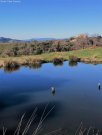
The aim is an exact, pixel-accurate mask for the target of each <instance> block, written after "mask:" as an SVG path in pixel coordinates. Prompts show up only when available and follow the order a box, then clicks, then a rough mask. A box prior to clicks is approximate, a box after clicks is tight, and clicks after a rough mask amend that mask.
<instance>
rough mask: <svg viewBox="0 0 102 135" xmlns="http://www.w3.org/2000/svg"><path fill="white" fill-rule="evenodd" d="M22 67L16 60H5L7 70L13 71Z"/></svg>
mask: <svg viewBox="0 0 102 135" xmlns="http://www.w3.org/2000/svg"><path fill="white" fill-rule="evenodd" d="M19 68H20V64H19V63H18V62H16V61H12V60H8V61H5V62H4V70H5V71H6V72H12V71H15V70H18V69H19Z"/></svg>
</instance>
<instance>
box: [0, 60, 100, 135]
mask: <svg viewBox="0 0 102 135" xmlns="http://www.w3.org/2000/svg"><path fill="white" fill-rule="evenodd" d="M77 64H78V66H76V65H77ZM77 64H75V63H74V64H71V65H72V66H73V65H74V66H76V68H71V67H69V66H68V62H64V64H63V66H62V67H59V68H56V67H55V66H53V64H52V63H48V64H44V65H43V66H42V68H41V69H40V70H29V68H28V67H21V68H20V70H19V72H14V73H13V74H5V72H4V71H3V70H0V128H1V129H2V125H3V124H4V122H5V126H6V127H8V128H9V129H14V128H15V127H16V126H17V124H18V122H19V120H20V117H21V116H22V114H23V113H25V112H26V116H25V121H27V120H28V119H29V117H30V116H31V114H32V112H33V110H34V108H35V107H38V108H39V109H38V112H37V119H36V121H35V123H36V124H37V122H38V121H39V119H40V118H41V115H42V111H43V109H44V107H45V105H46V104H47V103H48V102H49V103H51V104H50V106H49V109H51V107H52V106H53V105H55V109H54V110H53V111H52V112H51V114H50V115H49V116H48V118H47V119H46V121H45V123H44V125H46V126H45V127H44V133H46V131H47V132H50V131H54V130H56V129H59V128H61V129H62V134H63V135H64V134H65V135H66V134H69V133H70V134H72V132H74V133H75V131H76V129H77V127H78V125H79V124H80V122H81V121H83V123H85V127H89V126H94V127H96V128H100V129H101V127H102V94H100V95H99V94H98V92H99V93H101V89H98V86H97V85H98V82H99V81H100V84H101V83H102V76H101V74H102V70H101V69H102V65H96V66H93V65H91V64H83V63H77ZM69 65H70V63H69ZM38 67H39V66H38ZM51 86H54V88H55V90H57V94H56V91H54V92H52V91H51ZM63 129H64V130H63ZM32 130H34V127H33V126H32ZM48 130H49V131H48ZM65 131H66V133H64V132H65ZM41 134H42V133H41ZM62 134H61V135H62Z"/></svg>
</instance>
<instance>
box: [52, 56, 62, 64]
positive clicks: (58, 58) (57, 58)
mask: <svg viewBox="0 0 102 135" xmlns="http://www.w3.org/2000/svg"><path fill="white" fill-rule="evenodd" d="M52 62H53V64H54V65H55V66H57V65H63V58H61V57H56V58H54V59H53V60H52Z"/></svg>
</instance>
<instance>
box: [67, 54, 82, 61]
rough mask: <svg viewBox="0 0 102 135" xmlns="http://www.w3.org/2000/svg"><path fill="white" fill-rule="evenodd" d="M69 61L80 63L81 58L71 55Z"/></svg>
mask: <svg viewBox="0 0 102 135" xmlns="http://www.w3.org/2000/svg"><path fill="white" fill-rule="evenodd" d="M69 61H71V62H79V61H80V58H78V57H76V56H74V55H70V56H69Z"/></svg>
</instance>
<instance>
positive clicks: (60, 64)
mask: <svg viewBox="0 0 102 135" xmlns="http://www.w3.org/2000/svg"><path fill="white" fill-rule="evenodd" d="M53 65H54V66H63V62H60V63H53Z"/></svg>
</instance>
